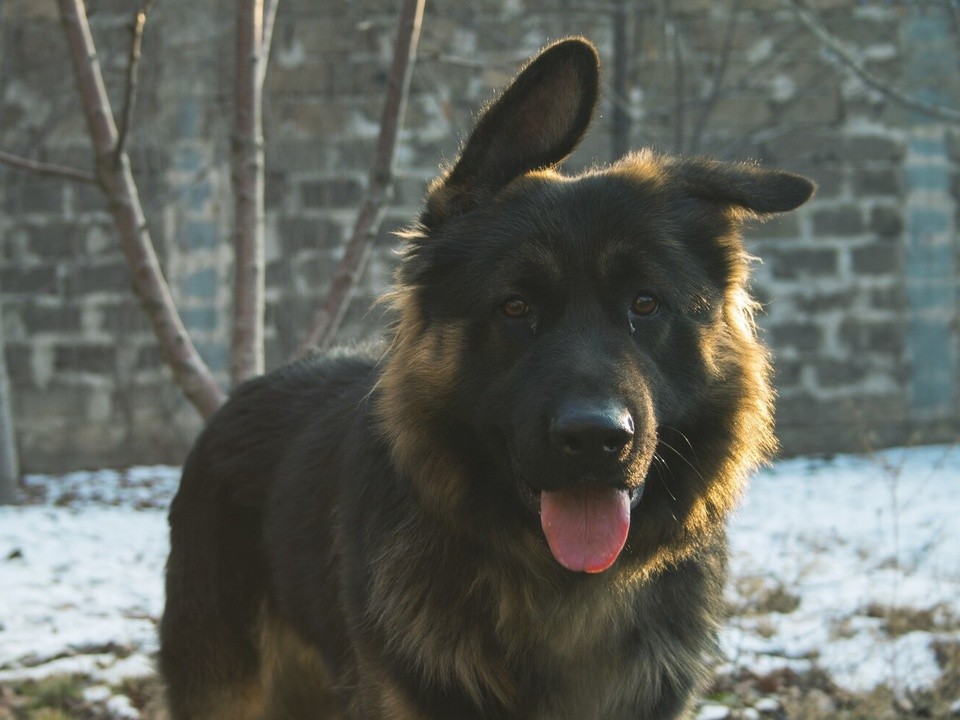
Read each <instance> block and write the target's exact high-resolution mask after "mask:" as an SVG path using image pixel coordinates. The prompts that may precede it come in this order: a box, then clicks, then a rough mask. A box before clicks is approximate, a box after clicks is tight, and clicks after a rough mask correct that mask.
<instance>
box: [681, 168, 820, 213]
mask: <svg viewBox="0 0 960 720" xmlns="http://www.w3.org/2000/svg"><path fill="white" fill-rule="evenodd" d="M674 171H675V172H676V173H677V176H678V177H679V178H680V181H681V182H682V183H684V185H685V186H686V187H687V189H688V190H689V192H690V194H691V195H693V196H695V197H699V198H701V199H703V200H708V201H710V202H716V203H718V204H723V205H735V206H738V207H741V208H743V209H745V210H748V211H750V212H752V213H756V214H758V215H766V214H769V213H779V212H786V211H788V210H793V209H794V208H797V207H799V206H801V205H803V203H805V202H806V201H807V200H809V199H810V197H811V196H812V195H813V193H814V191H815V190H816V189H817V185H816V183H814V182H813V181H812V180H809V179H808V178H805V177H803V176H802V175H794V174H793V173H788V172H784V171H782V170H772V169H770V168H764V167H761V166H759V165H753V164H751V163H728V162H721V161H719V160H711V159H708V158H692V159H688V160H680V161H678V162H677V164H676V166H675V168H674Z"/></svg>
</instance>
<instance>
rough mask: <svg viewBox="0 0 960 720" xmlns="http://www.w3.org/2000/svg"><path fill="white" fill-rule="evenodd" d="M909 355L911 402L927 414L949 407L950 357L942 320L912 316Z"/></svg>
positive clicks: (951, 383)
mask: <svg viewBox="0 0 960 720" xmlns="http://www.w3.org/2000/svg"><path fill="white" fill-rule="evenodd" d="M907 335H908V341H909V346H910V348H911V350H912V353H911V354H912V356H913V380H912V383H911V390H912V394H913V405H914V407H915V408H917V409H918V410H921V411H923V412H924V413H927V414H937V413H939V412H943V411H945V410H947V409H949V406H950V403H951V401H952V398H953V367H954V358H953V353H952V352H951V346H950V343H949V341H948V338H949V335H948V333H947V328H946V327H945V323H943V322H941V321H936V320H925V319H922V318H916V319H914V320H913V321H912V322H911V323H910V325H909V329H908V330H907Z"/></svg>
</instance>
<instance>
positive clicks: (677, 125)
mask: <svg viewBox="0 0 960 720" xmlns="http://www.w3.org/2000/svg"><path fill="white" fill-rule="evenodd" d="M662 9H663V13H664V29H665V30H666V34H667V35H668V38H669V40H670V46H671V49H672V51H673V98H674V117H673V151H674V152H675V153H682V152H683V151H684V144H685V132H686V125H687V115H686V110H685V98H686V95H687V90H686V72H685V71H686V67H685V65H684V58H683V48H682V47H681V41H680V25H679V22H678V21H677V17H676V15H675V14H674V12H673V5H672V3H671V0H663V1H662Z"/></svg>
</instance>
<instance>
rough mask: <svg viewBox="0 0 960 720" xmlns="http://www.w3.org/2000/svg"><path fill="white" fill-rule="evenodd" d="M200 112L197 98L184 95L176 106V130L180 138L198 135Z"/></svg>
mask: <svg viewBox="0 0 960 720" xmlns="http://www.w3.org/2000/svg"><path fill="white" fill-rule="evenodd" d="M200 124H201V112H200V103H199V101H198V100H197V98H192V97H186V98H184V99H183V101H182V102H181V103H180V106H179V107H178V108H177V132H178V134H179V135H180V137H182V138H195V137H199V135H200V129H201V128H200Z"/></svg>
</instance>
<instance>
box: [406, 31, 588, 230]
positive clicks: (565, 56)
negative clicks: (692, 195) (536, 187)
mask: <svg viewBox="0 0 960 720" xmlns="http://www.w3.org/2000/svg"><path fill="white" fill-rule="evenodd" d="M599 64H600V61H599V57H598V55H597V50H596V48H595V47H594V46H593V45H592V44H591V43H590V42H589V41H587V40H585V39H583V38H567V39H565V40H560V41H559V42H556V43H554V44H553V45H550V46H549V47H548V48H546V49H545V50H544V51H543V52H541V53H540V54H539V55H537V56H536V57H535V58H533V60H531V61H530V62H529V63H528V64H527V65H526V67H524V68H523V70H521V71H520V74H519V75H517V77H516V78H515V79H514V81H513V82H512V83H511V84H510V85H509V86H507V88H506V89H505V90H504V91H503V92H502V93H501V94H500V96H499V97H498V98H497V99H496V100H495V101H494V102H493V103H492V104H490V105H489V106H488V107H487V108H486V109H485V110H484V111H483V113H482V114H481V116H480V119H479V120H478V122H477V125H476V127H475V128H474V130H473V132H472V133H471V134H470V137H469V138H468V139H467V142H466V144H465V145H464V147H463V151H462V152H461V153H460V159H459V160H457V162H456V164H455V165H454V166H453V168H452V169H451V170H450V171H449V173H447V174H446V175H445V176H443V177H441V178H439V179H437V180H436V181H435V182H434V183H433V185H432V186H431V187H430V192H429V195H428V198H427V210H426V213H425V214H424V218H423V221H424V224H425V225H427V226H430V225H434V224H437V223H439V222H442V221H443V220H444V219H446V218H448V217H450V216H452V215H457V214H459V213H462V212H466V211H467V210H470V209H471V208H473V207H475V206H476V205H477V204H478V203H479V202H481V201H482V200H484V199H486V198H489V197H491V196H492V195H493V194H494V193H496V192H497V191H498V190H500V189H501V188H502V187H503V186H505V185H506V184H507V183H509V182H510V181H511V180H513V179H514V178H515V177H517V176H519V175H522V174H523V173H525V172H528V171H530V170H537V169H542V168H547V167H550V166H553V165H556V164H557V163H559V162H560V161H562V160H563V159H564V158H566V157H567V155H569V154H570V153H571V152H573V149H574V148H575V147H576V146H577V143H579V142H580V138H581V137H583V134H584V132H586V129H587V126H588V125H589V124H590V120H591V118H592V117H593V109H594V106H595V105H596V103H597V93H598V88H599V82H600V71H599Z"/></svg>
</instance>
